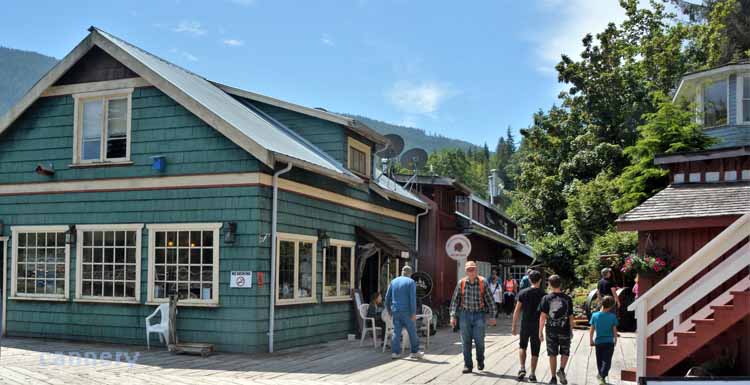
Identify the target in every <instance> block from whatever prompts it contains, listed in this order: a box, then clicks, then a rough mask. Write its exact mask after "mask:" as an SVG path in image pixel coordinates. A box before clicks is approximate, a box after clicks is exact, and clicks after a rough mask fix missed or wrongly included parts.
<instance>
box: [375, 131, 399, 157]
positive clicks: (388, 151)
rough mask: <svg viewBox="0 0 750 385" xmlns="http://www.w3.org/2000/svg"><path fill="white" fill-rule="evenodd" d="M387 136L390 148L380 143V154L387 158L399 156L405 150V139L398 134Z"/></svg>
mask: <svg viewBox="0 0 750 385" xmlns="http://www.w3.org/2000/svg"><path fill="white" fill-rule="evenodd" d="M385 138H386V139H387V140H388V148H385V145H378V148H377V150H378V153H379V154H380V156H381V157H382V158H385V159H391V158H396V157H398V154H400V153H401V151H404V139H402V138H401V137H400V136H398V135H396V134H388V135H386V136H385ZM383 148H385V151H383ZM381 151H382V152H381Z"/></svg>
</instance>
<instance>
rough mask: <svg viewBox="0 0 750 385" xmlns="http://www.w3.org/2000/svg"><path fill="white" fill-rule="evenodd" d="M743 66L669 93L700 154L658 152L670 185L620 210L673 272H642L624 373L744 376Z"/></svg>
mask: <svg viewBox="0 0 750 385" xmlns="http://www.w3.org/2000/svg"><path fill="white" fill-rule="evenodd" d="M747 71H750V64H732V65H726V66H723V67H719V68H715V69H711V70H708V71H703V72H698V73H694V74H690V75H687V76H685V77H684V78H683V80H682V82H681V84H680V87H679V88H678V90H677V92H676V96H675V99H679V98H690V99H692V100H693V101H695V102H696V104H697V105H698V108H699V109H700V111H701V112H702V113H701V114H700V120H701V123H702V124H703V125H704V126H705V127H706V128H705V130H706V133H707V134H708V135H710V136H713V137H715V138H717V139H718V143H717V144H716V145H714V147H713V148H711V149H710V150H707V151H700V152H692V153H682V154H671V155H664V156H659V157H657V158H656V160H655V163H656V164H658V165H661V166H662V167H663V168H665V169H667V170H669V173H670V182H671V184H670V185H669V187H667V188H666V189H664V190H662V191H661V192H659V193H658V194H656V195H654V196H653V197H652V198H650V199H648V200H647V201H645V202H644V203H643V204H641V205H640V206H638V207H636V208H635V209H633V210H631V211H630V212H628V213H626V214H624V215H623V216H621V217H620V218H619V219H618V221H617V225H618V229H619V230H623V231H637V232H638V239H639V243H638V253H639V255H656V256H665V257H667V258H668V259H670V261H671V264H672V266H673V270H672V271H671V273H669V275H667V276H666V277H662V278H661V279H658V278H657V277H652V276H648V275H647V276H642V277H641V279H640V282H639V286H640V290H641V295H640V297H639V298H638V299H637V300H636V302H635V303H633V305H631V306H630V310H633V311H635V313H636V318H637V320H638V331H637V338H638V341H637V368H634V369H632V370H628V371H624V372H623V379H630V380H635V377H636V375H637V376H638V377H643V376H649V377H653V376H671V375H674V376H683V375H685V373H686V372H687V370H688V369H689V368H691V367H694V366H701V365H702V366H703V367H704V369H707V370H708V371H709V372H711V373H712V374H714V375H737V376H740V375H744V376H747V375H750V276H749V275H750V274H749V271H750V269H749V267H750V245H748V239H749V237H750V214H748V213H749V212H750V125H749V124H750V76H748V75H745V74H746V73H748V72H747Z"/></svg>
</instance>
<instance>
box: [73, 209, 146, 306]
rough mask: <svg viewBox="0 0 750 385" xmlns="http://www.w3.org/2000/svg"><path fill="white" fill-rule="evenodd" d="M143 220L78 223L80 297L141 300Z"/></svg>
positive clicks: (98, 299) (113, 300)
mask: <svg viewBox="0 0 750 385" xmlns="http://www.w3.org/2000/svg"><path fill="white" fill-rule="evenodd" d="M142 228H143V225H141V224H127V225H79V226H77V227H76V230H77V232H78V234H77V236H76V256H77V258H76V272H77V274H76V276H77V277H76V299H83V300H95V301H112V302H138V300H139V297H140V295H139V294H140V282H141V229H142Z"/></svg>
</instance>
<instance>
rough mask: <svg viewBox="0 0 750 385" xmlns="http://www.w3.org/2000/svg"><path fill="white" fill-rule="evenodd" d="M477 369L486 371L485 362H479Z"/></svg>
mask: <svg viewBox="0 0 750 385" xmlns="http://www.w3.org/2000/svg"><path fill="white" fill-rule="evenodd" d="M477 369H479V370H484V362H477Z"/></svg>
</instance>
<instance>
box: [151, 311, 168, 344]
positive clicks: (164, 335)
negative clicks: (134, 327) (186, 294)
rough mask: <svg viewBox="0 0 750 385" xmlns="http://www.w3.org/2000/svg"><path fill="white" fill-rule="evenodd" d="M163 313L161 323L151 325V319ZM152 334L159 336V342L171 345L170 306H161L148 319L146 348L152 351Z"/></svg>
mask: <svg viewBox="0 0 750 385" xmlns="http://www.w3.org/2000/svg"><path fill="white" fill-rule="evenodd" d="M159 313H161V316H160V318H161V321H160V322H159V323H157V324H151V319H152V318H154V317H155V316H156V315H157V314H159ZM151 333H158V334H159V341H161V342H164V343H165V344H166V345H169V304H168V303H163V304H161V305H159V306H158V307H157V308H156V310H154V312H153V313H151V315H150V316H148V317H146V346H147V347H148V349H149V350H150V349H151V341H149V337H150V336H151Z"/></svg>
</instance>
